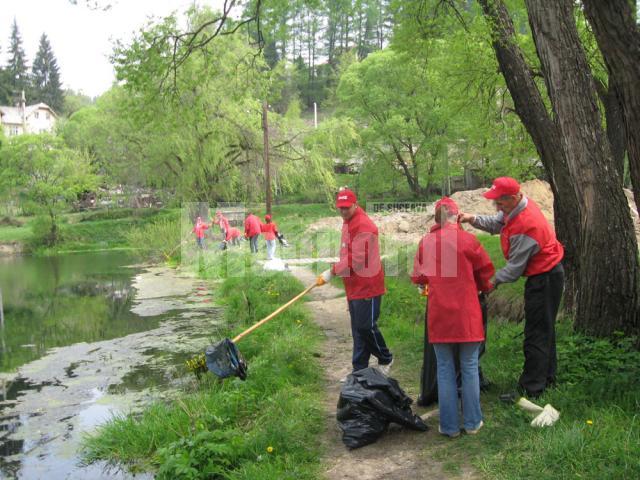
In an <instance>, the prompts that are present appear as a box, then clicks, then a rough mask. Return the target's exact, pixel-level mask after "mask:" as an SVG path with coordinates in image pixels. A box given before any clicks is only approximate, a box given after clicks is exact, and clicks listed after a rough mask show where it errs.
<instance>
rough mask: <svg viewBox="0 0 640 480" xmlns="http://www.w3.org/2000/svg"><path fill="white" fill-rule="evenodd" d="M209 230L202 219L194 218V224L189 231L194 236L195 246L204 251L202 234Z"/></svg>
mask: <svg viewBox="0 0 640 480" xmlns="http://www.w3.org/2000/svg"><path fill="white" fill-rule="evenodd" d="M208 228H209V225H207V224H206V223H204V222H203V221H202V217H198V218H196V224H195V225H194V227H193V229H191V231H192V232H193V233H195V234H196V245H198V248H201V249H204V248H205V243H204V232H205V230H207V229H208Z"/></svg>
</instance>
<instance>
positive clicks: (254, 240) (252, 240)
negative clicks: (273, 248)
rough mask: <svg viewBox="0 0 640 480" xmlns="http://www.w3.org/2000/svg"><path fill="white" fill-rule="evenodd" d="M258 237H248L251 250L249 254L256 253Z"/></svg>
mask: <svg viewBox="0 0 640 480" xmlns="http://www.w3.org/2000/svg"><path fill="white" fill-rule="evenodd" d="M259 236H260V235H254V236H253V237H249V248H251V253H258V237H259Z"/></svg>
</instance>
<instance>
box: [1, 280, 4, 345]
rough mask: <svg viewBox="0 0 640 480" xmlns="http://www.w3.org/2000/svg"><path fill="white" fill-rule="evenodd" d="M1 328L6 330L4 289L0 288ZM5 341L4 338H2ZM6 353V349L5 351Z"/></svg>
mask: <svg viewBox="0 0 640 480" xmlns="http://www.w3.org/2000/svg"><path fill="white" fill-rule="evenodd" d="M0 328H4V306H3V305H2V289H1V288H0ZM2 339H3V340H4V336H3V337H2ZM3 352H4V349H3Z"/></svg>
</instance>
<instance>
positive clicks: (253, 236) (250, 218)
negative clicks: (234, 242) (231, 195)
mask: <svg viewBox="0 0 640 480" xmlns="http://www.w3.org/2000/svg"><path fill="white" fill-rule="evenodd" d="M260 225H262V222H260V219H259V218H258V217H256V216H255V215H254V214H253V213H252V212H249V213H248V214H247V218H245V220H244V236H245V238H248V239H249V247H250V248H251V253H258V237H259V236H260Z"/></svg>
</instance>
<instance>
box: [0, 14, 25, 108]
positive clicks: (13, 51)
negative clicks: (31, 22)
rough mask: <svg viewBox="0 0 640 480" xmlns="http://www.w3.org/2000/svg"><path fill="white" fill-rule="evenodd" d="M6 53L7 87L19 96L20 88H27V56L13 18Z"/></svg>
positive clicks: (14, 94)
mask: <svg viewBox="0 0 640 480" xmlns="http://www.w3.org/2000/svg"><path fill="white" fill-rule="evenodd" d="M8 53H9V63H8V64H7V68H6V74H7V76H8V77H9V78H8V81H9V87H10V90H11V94H12V95H13V96H19V95H20V92H21V91H22V90H28V89H29V72H28V67H27V58H26V55H25V53H24V49H23V48H22V37H21V36H20V31H19V30H18V23H17V22H16V19H15V18H14V19H13V25H12V26H11V37H10V38H9V52H8Z"/></svg>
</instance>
